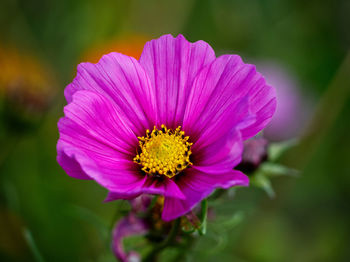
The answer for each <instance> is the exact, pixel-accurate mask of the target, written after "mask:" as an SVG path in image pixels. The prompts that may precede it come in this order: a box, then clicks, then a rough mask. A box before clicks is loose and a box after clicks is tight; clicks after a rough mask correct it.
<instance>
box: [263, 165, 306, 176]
mask: <svg viewBox="0 0 350 262" xmlns="http://www.w3.org/2000/svg"><path fill="white" fill-rule="evenodd" d="M259 172H262V173H264V175H266V176H268V177H276V176H298V175H299V171H298V170H296V169H293V168H289V167H286V166H284V165H281V164H278V163H272V162H265V163H263V164H262V165H261V166H260V169H259Z"/></svg>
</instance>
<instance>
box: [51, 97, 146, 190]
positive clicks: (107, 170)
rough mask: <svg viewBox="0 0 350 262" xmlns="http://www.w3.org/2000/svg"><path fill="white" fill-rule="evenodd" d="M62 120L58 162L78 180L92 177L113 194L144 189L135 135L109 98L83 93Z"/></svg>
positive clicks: (74, 98) (69, 106)
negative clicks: (138, 165) (136, 156)
mask: <svg viewBox="0 0 350 262" xmlns="http://www.w3.org/2000/svg"><path fill="white" fill-rule="evenodd" d="M65 113H66V116H65V117H64V118H62V119H60V121H59V123H58V128H59V132H60V138H59V141H58V144H57V151H58V157H57V161H58V163H59V164H60V165H61V166H62V167H63V169H64V170H65V171H66V172H67V173H68V175H71V176H73V177H76V178H87V177H90V178H92V179H94V180H96V181H97V182H98V183H100V184H101V185H102V186H104V187H106V188H107V189H109V190H111V191H116V192H119V191H120V192H128V191H130V190H134V189H135V188H138V187H141V186H142V185H143V184H144V183H145V179H146V176H144V175H141V174H140V173H139V172H138V167H137V165H136V164H135V163H133V162H132V157H133V155H134V153H133V152H132V148H135V145H136V144H137V138H136V137H135V134H133V133H132V131H131V130H130V129H129V127H128V126H127V125H126V124H125V120H124V119H123V117H122V116H121V115H120V114H118V112H117V110H116V107H115V106H113V104H112V103H111V102H110V100H108V99H107V98H105V97H103V96H102V95H99V94H97V93H94V92H91V91H79V92H76V93H75V94H74V96H73V101H72V102H71V103H70V104H69V105H68V106H66V107H65Z"/></svg>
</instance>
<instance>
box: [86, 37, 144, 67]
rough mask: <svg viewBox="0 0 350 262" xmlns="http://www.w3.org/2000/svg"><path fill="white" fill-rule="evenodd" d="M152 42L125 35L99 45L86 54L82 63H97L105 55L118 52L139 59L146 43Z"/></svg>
mask: <svg viewBox="0 0 350 262" xmlns="http://www.w3.org/2000/svg"><path fill="white" fill-rule="evenodd" d="M148 40H150V39H149V38H147V37H146V36H142V35H125V36H120V37H118V38H116V39H114V40H111V41H108V42H104V43H101V44H98V45H96V46H94V47H92V48H90V49H89V50H87V52H85V53H84V54H83V56H82V61H84V62H91V63H97V62H98V61H99V60H100V58H101V57H102V56H103V55H104V54H108V53H111V52H118V53H122V54H124V55H128V56H132V57H134V58H136V59H139V58H140V56H141V53H142V50H143V46H144V45H145V43H146V42H147V41H148Z"/></svg>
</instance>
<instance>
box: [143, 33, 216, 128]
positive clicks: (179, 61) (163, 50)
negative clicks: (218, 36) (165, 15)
mask: <svg viewBox="0 0 350 262" xmlns="http://www.w3.org/2000/svg"><path fill="white" fill-rule="evenodd" d="M214 59H215V54H214V51H213V50H212V48H211V47H210V46H209V45H208V44H207V43H205V42H203V41H198V42H195V43H190V42H188V41H187V40H186V39H185V37H184V36H182V35H178V36H177V37H176V38H174V37H172V36H171V35H164V36H162V37H160V38H159V39H156V40H152V41H150V42H148V43H146V45H145V47H144V50H143V52H142V55H141V58H140V64H141V65H142V67H143V68H144V69H145V71H146V72H147V73H148V76H149V77H150V79H151V83H152V86H153V87H154V88H155V91H154V93H155V95H156V100H157V108H158V124H165V125H166V126H167V127H169V128H175V127H177V126H178V125H182V119H183V115H184V112H185V107H186V103H187V100H188V96H189V94H190V92H191V88H192V84H193V80H194V78H195V77H196V75H197V74H198V73H199V72H200V70H201V69H202V68H203V67H204V66H205V65H207V64H209V63H211V62H212V61H213V60H214Z"/></svg>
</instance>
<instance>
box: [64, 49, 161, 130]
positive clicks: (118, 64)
mask: <svg viewBox="0 0 350 262" xmlns="http://www.w3.org/2000/svg"><path fill="white" fill-rule="evenodd" d="M79 90H91V91H94V92H96V93H99V94H101V95H103V96H105V97H106V98H108V99H110V100H111V101H113V103H114V105H115V106H116V107H117V108H118V109H119V111H122V112H124V113H125V116H126V117H127V118H128V119H129V122H130V123H131V124H132V125H133V130H134V131H135V132H136V133H137V135H144V132H145V130H146V129H147V128H152V127H153V125H154V123H156V116H157V113H156V100H155V93H154V90H153V89H152V87H151V84H150V81H149V78H148V76H147V74H146V72H145V71H144V70H143V68H142V67H141V66H140V64H139V62H138V61H137V60H135V58H133V57H129V56H125V55H122V54H119V53H110V54H108V55H104V56H103V57H102V58H101V60H100V61H99V62H98V63H97V64H92V63H81V64H80V65H79V66H78V70H77V76H76V77H75V79H74V80H73V82H72V83H71V84H70V85H68V86H67V88H66V89H65V96H66V99H67V102H68V103H70V102H71V101H72V97H73V94H74V93H75V92H77V91H79Z"/></svg>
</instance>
